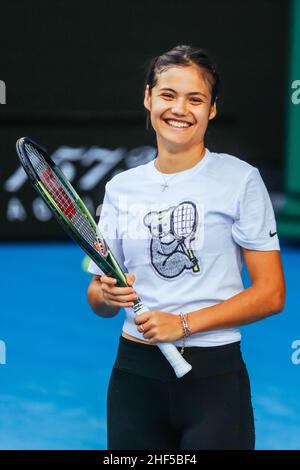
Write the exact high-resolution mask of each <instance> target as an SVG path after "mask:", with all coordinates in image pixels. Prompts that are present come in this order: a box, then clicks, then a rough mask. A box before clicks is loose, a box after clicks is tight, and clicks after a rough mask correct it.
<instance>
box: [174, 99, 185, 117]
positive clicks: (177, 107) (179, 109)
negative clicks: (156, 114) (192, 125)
mask: <svg viewBox="0 0 300 470" xmlns="http://www.w3.org/2000/svg"><path fill="white" fill-rule="evenodd" d="M172 113H173V114H177V115H178V116H185V114H186V105H185V100H184V99H183V100H175V102H174V104H173V106H172Z"/></svg>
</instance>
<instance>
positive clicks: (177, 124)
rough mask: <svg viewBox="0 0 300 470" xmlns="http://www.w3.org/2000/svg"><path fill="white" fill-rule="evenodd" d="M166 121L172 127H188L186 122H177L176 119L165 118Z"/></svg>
mask: <svg viewBox="0 0 300 470" xmlns="http://www.w3.org/2000/svg"><path fill="white" fill-rule="evenodd" d="M167 123H168V124H170V125H171V126H173V127H190V124H187V123H186V122H177V121H169V120H167Z"/></svg>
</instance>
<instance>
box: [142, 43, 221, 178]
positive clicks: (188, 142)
mask: <svg viewBox="0 0 300 470" xmlns="http://www.w3.org/2000/svg"><path fill="white" fill-rule="evenodd" d="M219 88H220V79H219V75H218V73H217V71H216V67H215V65H214V64H213V62H212V61H211V60H210V59H209V58H208V56H207V55H206V54H205V53H204V52H203V51H201V50H192V48H190V49H189V48H188V47H186V46H178V47H177V48H174V49H173V50H172V51H169V52H168V53H166V54H164V55H162V56H160V57H159V58H158V59H157V60H154V61H153V63H152V64H151V68H150V72H149V74H148V77H147V79H146V83H145V97H144V106H145V108H146V110H147V127H148V123H149V116H150V119H151V124H152V127H153V129H154V130H155V132H156V137H157V145H158V155H157V163H158V168H159V169H160V170H161V171H162V172H164V173H172V172H174V170H175V171H182V170H184V169H188V168H190V167H192V166H194V165H195V164H196V163H197V162H198V161H200V160H201V159H202V158H203V156H204V136H205V132H206V129H207V126H208V123H209V121H210V120H211V119H213V118H214V117H215V116H216V113H217V108H216V101H217V97H218V94H219Z"/></svg>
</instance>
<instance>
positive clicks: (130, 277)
mask: <svg viewBox="0 0 300 470" xmlns="http://www.w3.org/2000/svg"><path fill="white" fill-rule="evenodd" d="M125 276H126V281H127V284H128V285H129V286H132V285H133V284H134V281H135V275H134V274H125Z"/></svg>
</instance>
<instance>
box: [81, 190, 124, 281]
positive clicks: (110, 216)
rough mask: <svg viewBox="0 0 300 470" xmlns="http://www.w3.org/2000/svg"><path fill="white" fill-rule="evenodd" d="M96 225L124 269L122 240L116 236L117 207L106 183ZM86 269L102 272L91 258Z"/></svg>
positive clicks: (99, 273)
mask: <svg viewBox="0 0 300 470" xmlns="http://www.w3.org/2000/svg"><path fill="white" fill-rule="evenodd" d="M98 227H99V230H100V232H101V234H102V236H103V238H104V240H105V241H106V243H107V244H108V246H109V248H110V250H111V252H112V253H113V255H114V257H115V258H116V260H117V261H118V263H119V265H120V267H121V268H122V270H123V271H126V269H125V267H124V254H123V250H122V241H121V240H120V239H119V237H118V209H117V207H115V205H114V204H113V202H112V198H111V196H110V191H109V187H108V184H106V186H105V194H104V199H103V203H102V207H101V213H100V219H99V222H98ZM88 271H89V272H90V273H92V274H96V275H102V274H104V273H103V271H102V270H101V269H100V268H99V267H98V266H97V265H96V264H95V263H94V261H93V260H90V263H89V265H88Z"/></svg>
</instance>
